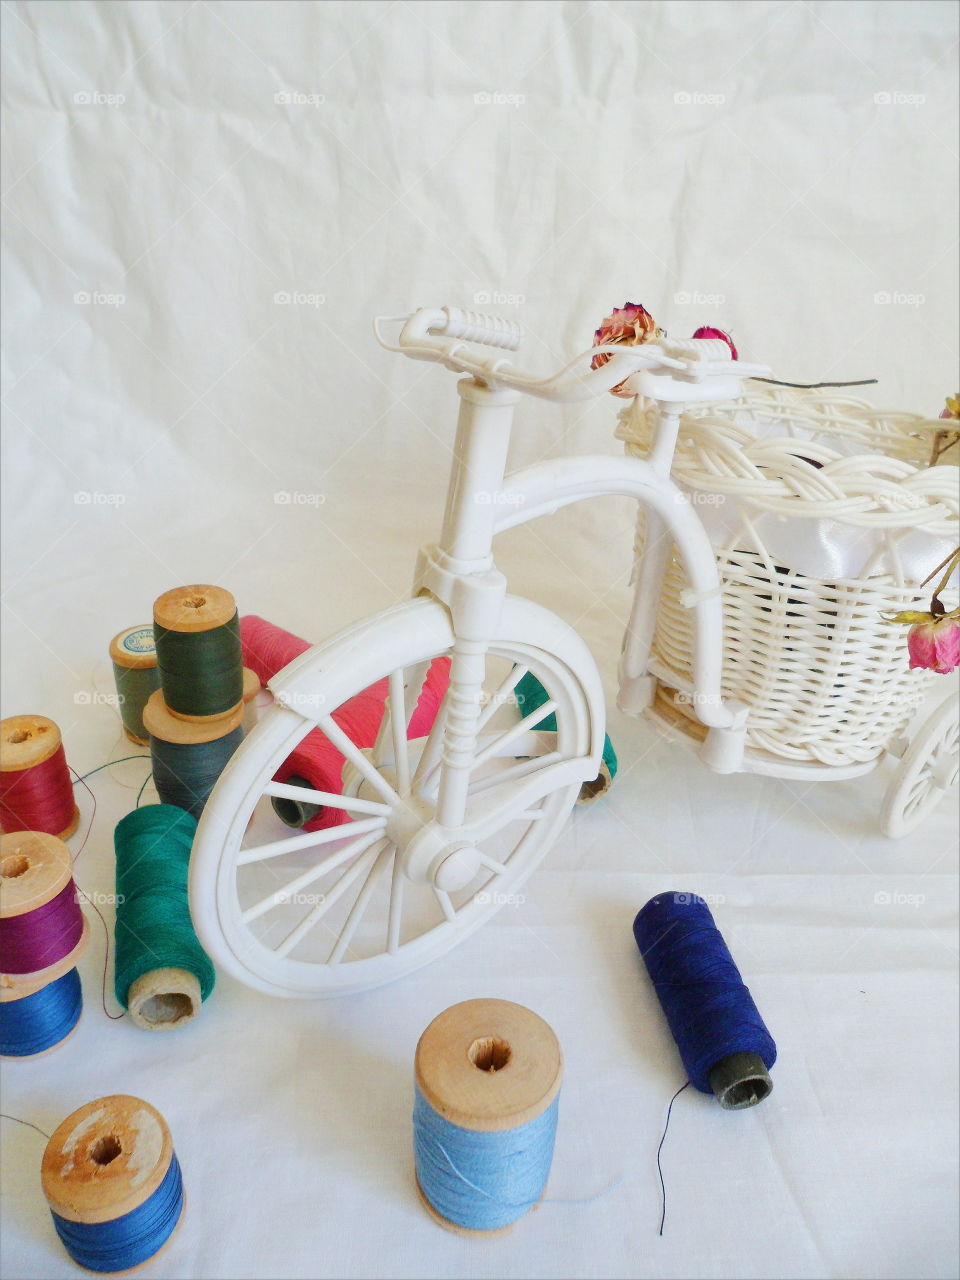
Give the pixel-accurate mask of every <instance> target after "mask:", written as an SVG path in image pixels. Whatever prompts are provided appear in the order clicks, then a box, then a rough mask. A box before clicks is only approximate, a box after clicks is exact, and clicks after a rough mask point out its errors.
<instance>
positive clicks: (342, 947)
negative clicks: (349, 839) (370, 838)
mask: <svg viewBox="0 0 960 1280" xmlns="http://www.w3.org/2000/svg"><path fill="white" fill-rule="evenodd" d="M392 849H393V845H392V843H391V842H390V841H389V840H385V841H384V842H383V847H382V848H381V850H380V852H379V853H378V854H377V860H376V862H374V864H373V866H372V867H371V868H370V870H369V871H368V872H367V878H366V880H364V882H363V887H362V888H361V890H360V892H359V893H358V894H357V900H356V902H355V903H354V904H353V906H352V907H351V908H350V914H349V915H348V916H347V918H346V920H345V921H344V925H343V928H342V929H341V930H340V936H339V937H338V938H337V941H336V944H335V945H334V948H333V950H332V951H331V952H330V959H329V960H328V961H327V964H339V963H340V961H341V960H342V959H343V953H344V952H345V951H346V949H347V947H349V945H350V939H351V938H352V937H353V935H354V933H355V932H356V928H357V925H358V924H359V923H360V920H361V917H362V916H363V913H364V911H366V909H367V904H368V903H369V901H370V898H371V896H372V895H373V891H374V889H375V888H376V887H377V881H378V880H379V879H380V877H381V875H382V874H383V872H384V870H385V869H386V866H387V863H388V862H389V861H390V854H391V852H392Z"/></svg>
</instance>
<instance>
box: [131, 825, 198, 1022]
mask: <svg viewBox="0 0 960 1280" xmlns="http://www.w3.org/2000/svg"><path fill="white" fill-rule="evenodd" d="M196 830H197V822H196V819H195V818H193V817H192V816H191V815H190V814H189V813H187V812H186V811H185V810H183V809H179V808H177V807H176V806H175V805H169V804H151V805H145V806H144V807H143V808H142V809H134V810H133V811H132V812H131V813H128V814H127V816H126V817H125V818H123V819H121V821H120V822H118V823H117V826H116V830H115V831H114V836H113V842H114V849H115V850H116V855H117V870H116V877H117V923H116V962H115V972H114V989H115V991H116V996H117V1000H118V1001H119V1002H120V1004H122V1005H123V1007H124V1008H125V1009H126V1010H127V1011H128V1013H129V1014H130V1017H131V1020H132V1021H133V1022H134V1023H136V1025H137V1026H138V1027H142V1028H143V1029H144V1030H147V1031H170V1030H173V1029H174V1028H176V1027H179V1026H181V1025H182V1024H183V1023H185V1022H189V1021H190V1020H191V1019H193V1018H195V1017H196V1016H197V1014H198V1013H199V1012H200V1005H201V1003H202V1002H203V1001H204V1000H206V998H207V996H209V994H210V992H211V991H212V990H213V985H214V982H215V981H216V974H215V971H214V968H213V963H212V961H211V960H210V958H209V956H208V955H207V954H206V952H205V951H204V950H203V948H202V947H201V946H200V943H199V941H198V939H197V935H196V933H195V932H194V928H193V923H192V922H191V919H190V907H189V903H188V899H187V875H188V870H189V866H190V850H191V848H192V846H193V837H194V835H195V833H196Z"/></svg>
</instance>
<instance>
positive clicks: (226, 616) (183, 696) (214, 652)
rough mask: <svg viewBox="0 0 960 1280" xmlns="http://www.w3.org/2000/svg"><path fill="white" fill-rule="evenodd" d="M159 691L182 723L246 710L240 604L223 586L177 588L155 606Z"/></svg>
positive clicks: (217, 717) (154, 629)
mask: <svg viewBox="0 0 960 1280" xmlns="http://www.w3.org/2000/svg"><path fill="white" fill-rule="evenodd" d="M153 634H154V639H155V641H156V646H157V667H158V669H159V671H160V687H161V688H162V689H163V698H164V701H165V702H166V704H167V707H168V709H169V710H170V712H171V713H172V714H173V715H175V716H177V717H179V719H181V720H194V721H204V720H218V719H220V718H221V717H222V716H226V715H230V714H231V713H232V712H234V711H236V710H237V708H242V706H243V658H242V656H241V652H240V619H239V618H238V616H237V602H236V601H235V600H234V598H233V596H232V595H231V594H230V592H229V591H226V590H224V588H223V587H213V586H209V585H206V584H203V583H200V584H195V585H193V586H188V587H174V589H173V590H172V591H165V592H164V594H163V595H162V596H159V597H158V598H157V600H156V602H155V603H154V606H153Z"/></svg>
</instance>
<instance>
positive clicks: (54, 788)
mask: <svg viewBox="0 0 960 1280" xmlns="http://www.w3.org/2000/svg"><path fill="white" fill-rule="evenodd" d="M79 821H80V811H79V809H78V808H77V806H76V804H75V803H74V798H73V782H72V780H71V778H70V771H69V769H68V768H67V759H66V756H65V755H64V753H63V742H62V740H61V737H60V730H59V729H58V728H57V726H56V725H55V724H54V722H53V721H52V720H48V719H47V717H46V716H8V717H7V719H6V720H3V721H0V827H2V828H3V830H4V831H46V832H48V833H49V834H50V835H53V836H58V837H59V838H60V839H61V840H66V839H67V838H68V837H69V836H72V835H73V833H74V831H76V829H77V823H78V822H79Z"/></svg>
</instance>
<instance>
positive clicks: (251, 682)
mask: <svg viewBox="0 0 960 1280" xmlns="http://www.w3.org/2000/svg"><path fill="white" fill-rule="evenodd" d="M261 688H262V685H261V684H260V677H259V676H258V675H257V673H256V672H255V671H251V670H250V668H249V667H244V668H243V733H244V736H246V735H247V734H248V733H252V732H253V730H254V729H255V728H256V727H257V697H258V695H259V693H260V690H261Z"/></svg>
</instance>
